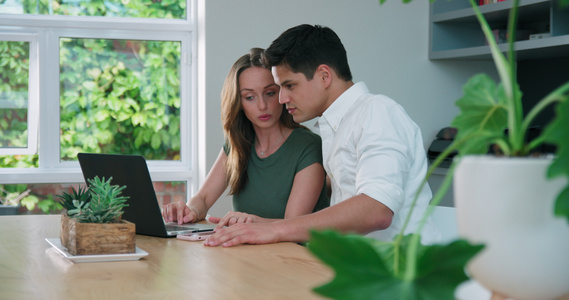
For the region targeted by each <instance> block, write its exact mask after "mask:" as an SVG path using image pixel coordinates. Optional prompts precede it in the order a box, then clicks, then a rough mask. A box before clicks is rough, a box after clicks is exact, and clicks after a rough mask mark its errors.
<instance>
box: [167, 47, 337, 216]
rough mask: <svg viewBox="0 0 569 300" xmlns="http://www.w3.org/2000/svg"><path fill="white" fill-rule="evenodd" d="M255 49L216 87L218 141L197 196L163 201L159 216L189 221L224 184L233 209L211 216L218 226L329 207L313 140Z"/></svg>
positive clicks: (319, 156) (211, 201)
mask: <svg viewBox="0 0 569 300" xmlns="http://www.w3.org/2000/svg"><path fill="white" fill-rule="evenodd" d="M262 51H263V50H262V49H259V48H253V49H251V52H250V53H249V54H246V55H244V56H242V57H240V58H239V59H238V60H237V61H236V62H235V63H234V64H233V67H232V68H231V70H230V72H229V74H228V75H227V77H226V79H225V82H224V85H223V89H222V92H221V101H222V103H221V114H222V123H223V131H224V134H225V138H226V142H225V144H224V146H223V149H222V150H221V151H220V153H219V155H218V157H217V160H216V161H215V163H214V165H213V167H212V169H211V170H210V173H209V174H208V176H207V178H206V180H205V182H204V184H203V186H202V187H201V188H200V190H199V191H198V193H197V194H196V195H195V196H194V197H192V198H191V199H190V201H189V202H188V203H187V204H185V203H184V202H181V201H180V202H175V203H170V204H168V205H165V206H164V207H163V210H162V215H163V217H164V220H165V221H167V222H174V221H177V222H178V223H179V224H181V223H188V222H197V221H199V220H202V219H204V218H205V216H206V215H207V211H208V210H209V209H210V208H211V206H212V205H213V204H214V203H215V201H217V199H218V198H219V197H220V196H221V195H222V194H223V192H224V191H225V190H226V188H227V187H228V186H229V188H230V189H229V194H230V195H233V208H234V210H235V211H231V212H229V213H227V214H226V215H225V216H224V217H223V218H221V219H220V218H216V217H211V218H210V221H212V222H216V223H219V225H218V227H220V226H225V225H233V224H235V223H251V222H271V221H272V220H275V219H283V218H290V217H295V216H299V215H303V214H308V213H311V212H314V211H317V210H320V209H322V208H324V207H327V206H328V205H329V204H330V201H329V199H328V197H327V195H326V185H325V172H324V168H323V167H322V148H321V147H322V146H321V140H320V137H319V136H318V135H316V134H314V133H312V132H310V130H308V129H306V128H305V127H303V126H301V125H299V124H297V123H295V122H294V121H293V119H292V116H291V115H290V114H289V113H288V112H287V111H286V109H284V106H283V105H282V104H280V103H279V99H278V98H279V91H280V88H279V86H278V85H277V84H275V82H274V79H273V76H272V74H271V72H270V70H269V69H267V68H264V67H263V66H262V64H261V62H260V57H261V53H262Z"/></svg>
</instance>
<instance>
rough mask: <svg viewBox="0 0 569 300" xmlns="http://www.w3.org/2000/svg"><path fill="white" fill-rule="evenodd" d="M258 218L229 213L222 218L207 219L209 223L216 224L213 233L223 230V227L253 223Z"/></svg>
mask: <svg viewBox="0 0 569 300" xmlns="http://www.w3.org/2000/svg"><path fill="white" fill-rule="evenodd" d="M258 218H259V217H257V216H255V215H251V214H247V213H242V212H237V211H230V212H228V213H227V214H226V215H225V216H224V217H223V218H218V217H209V220H208V221H210V222H212V223H217V226H216V227H215V229H214V230H215V231H217V230H219V229H221V228H223V227H224V226H231V225H234V224H239V223H255V222H257V219H258Z"/></svg>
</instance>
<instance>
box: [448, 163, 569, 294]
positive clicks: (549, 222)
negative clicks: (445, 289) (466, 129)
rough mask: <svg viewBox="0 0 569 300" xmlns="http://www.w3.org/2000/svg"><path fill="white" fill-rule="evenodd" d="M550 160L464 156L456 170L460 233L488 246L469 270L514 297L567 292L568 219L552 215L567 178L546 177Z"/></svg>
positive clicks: (483, 283)
mask: <svg viewBox="0 0 569 300" xmlns="http://www.w3.org/2000/svg"><path fill="white" fill-rule="evenodd" d="M550 163H551V159H548V158H499V157H493V156H465V157H463V158H461V159H460V162H459V164H458V166H457V168H456V171H455V175H454V201H455V206H456V209H457V222H458V230H459V234H460V236H461V237H463V238H465V239H467V240H469V241H470V242H471V243H482V244H485V245H486V247H485V249H484V250H482V251H481V252H480V253H479V254H478V255H476V256H475V257H474V258H473V259H472V260H471V261H470V262H469V263H468V265H467V270H468V273H469V275H470V276H472V277H473V278H474V279H476V280H477V281H478V282H480V283H481V284H482V285H483V286H484V287H486V288H487V289H489V290H491V291H493V292H498V293H501V294H503V295H507V296H508V297H511V298H512V299H516V300H524V299H555V298H558V297H561V296H563V295H565V294H567V293H569V223H568V222H567V220H565V219H562V218H557V217H555V216H554V215H553V207H554V206H553V205H554V201H555V198H556V197H557V195H558V194H559V192H560V191H561V189H562V187H563V186H564V185H565V184H566V182H567V180H566V179H565V178H562V177H560V178H557V179H555V180H552V181H548V180H546V177H545V172H546V170H547V167H548V166H549V164H550Z"/></svg>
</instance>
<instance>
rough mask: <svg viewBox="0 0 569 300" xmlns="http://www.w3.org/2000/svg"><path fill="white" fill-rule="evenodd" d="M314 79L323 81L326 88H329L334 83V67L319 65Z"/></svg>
mask: <svg viewBox="0 0 569 300" xmlns="http://www.w3.org/2000/svg"><path fill="white" fill-rule="evenodd" d="M314 79H317V80H318V81H319V82H321V83H322V84H323V85H324V88H328V87H329V86H330V84H331V83H332V69H331V68H330V67H329V66H328V65H324V64H322V65H319V66H318V68H316V72H314Z"/></svg>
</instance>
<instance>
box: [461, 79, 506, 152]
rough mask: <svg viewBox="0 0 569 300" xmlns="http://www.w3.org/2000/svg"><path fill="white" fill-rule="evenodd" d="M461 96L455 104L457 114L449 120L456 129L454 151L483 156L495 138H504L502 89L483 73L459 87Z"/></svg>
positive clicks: (504, 104) (504, 98)
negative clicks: (457, 109) (462, 91)
mask: <svg viewBox="0 0 569 300" xmlns="http://www.w3.org/2000/svg"><path fill="white" fill-rule="evenodd" d="M463 90H464V96H463V97H462V98H460V99H459V100H458V101H457V102H456V105H457V106H458V107H459V108H460V110H461V112H460V113H459V115H457V116H456V117H455V119H454V120H453V121H452V123H451V126H453V127H455V128H457V136H456V139H455V140H456V141H457V142H459V143H462V144H461V145H460V146H459V147H458V152H459V153H460V154H461V155H464V154H484V153H487V152H488V149H489V147H490V145H491V144H492V143H493V142H495V141H496V139H504V138H505V134H504V130H505V129H506V127H507V122H508V120H507V118H508V116H507V109H506V107H507V103H506V97H505V95H504V89H503V87H502V86H501V85H499V86H496V84H495V83H494V81H493V80H492V79H491V78H490V77H489V76H488V75H486V74H478V75H476V76H474V77H472V78H471V79H470V80H469V81H468V82H467V83H466V84H465V85H464V87H463Z"/></svg>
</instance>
